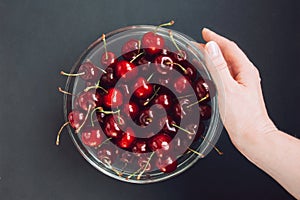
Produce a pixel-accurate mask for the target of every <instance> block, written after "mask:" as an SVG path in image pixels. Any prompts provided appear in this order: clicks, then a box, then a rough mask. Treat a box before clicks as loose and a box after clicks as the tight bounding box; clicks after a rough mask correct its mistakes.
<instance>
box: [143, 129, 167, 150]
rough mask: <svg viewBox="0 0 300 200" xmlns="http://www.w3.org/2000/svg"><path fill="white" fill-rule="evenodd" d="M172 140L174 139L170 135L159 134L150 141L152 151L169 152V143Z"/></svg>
mask: <svg viewBox="0 0 300 200" xmlns="http://www.w3.org/2000/svg"><path fill="white" fill-rule="evenodd" d="M171 140H172V138H171V137H170V136H169V135H167V134H165V133H158V134H156V135H155V136H153V137H152V138H151V139H150V140H149V143H148V145H149V148H150V149H151V150H152V151H156V150H158V149H162V150H165V151H167V150H169V148H170V144H169V143H170V142H171Z"/></svg>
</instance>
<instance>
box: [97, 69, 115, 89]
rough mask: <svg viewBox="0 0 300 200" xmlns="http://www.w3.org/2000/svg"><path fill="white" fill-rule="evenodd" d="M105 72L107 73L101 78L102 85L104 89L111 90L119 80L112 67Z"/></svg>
mask: <svg viewBox="0 0 300 200" xmlns="http://www.w3.org/2000/svg"><path fill="white" fill-rule="evenodd" d="M105 71H106V73H103V74H102V76H101V79H100V83H101V86H102V87H104V88H109V87H111V86H113V85H114V84H115V83H116V82H117V78H116V76H115V74H114V69H113V68H112V67H107V68H106V70H105Z"/></svg>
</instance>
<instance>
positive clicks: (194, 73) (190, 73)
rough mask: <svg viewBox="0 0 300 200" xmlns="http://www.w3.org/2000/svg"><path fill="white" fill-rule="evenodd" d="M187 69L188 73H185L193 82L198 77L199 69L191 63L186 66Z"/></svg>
mask: <svg viewBox="0 0 300 200" xmlns="http://www.w3.org/2000/svg"><path fill="white" fill-rule="evenodd" d="M185 70H186V74H184V75H185V77H187V79H188V80H189V81H190V82H191V83H193V82H194V81H195V80H196V78H197V70H196V69H195V67H194V66H191V65H187V66H186V67H185Z"/></svg>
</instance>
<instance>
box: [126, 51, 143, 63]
mask: <svg viewBox="0 0 300 200" xmlns="http://www.w3.org/2000/svg"><path fill="white" fill-rule="evenodd" d="M143 54H144V52H141V53H139V54H138V55H136V56H134V57H133V58H132V60H131V61H129V62H130V63H132V62H133V61H135V60H136V59H137V58H138V57H140V56H141V55H143Z"/></svg>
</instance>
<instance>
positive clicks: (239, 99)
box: [199, 28, 300, 199]
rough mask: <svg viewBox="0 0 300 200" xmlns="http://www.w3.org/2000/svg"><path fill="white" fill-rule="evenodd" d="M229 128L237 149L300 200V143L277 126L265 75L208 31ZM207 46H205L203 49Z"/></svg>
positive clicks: (222, 109)
mask: <svg viewBox="0 0 300 200" xmlns="http://www.w3.org/2000/svg"><path fill="white" fill-rule="evenodd" d="M202 36H203V38H204V40H205V41H206V42H207V43H206V44H205V45H204V44H199V48H205V50H206V52H207V54H208V56H209V57H210V60H211V62H212V65H208V69H209V71H210V72H211V75H212V77H213V79H214V80H215V84H216V88H217V90H218V94H219V95H218V103H219V108H220V115H221V119H222V121H223V124H224V126H225V128H226V130H227V132H228V134H229V137H230V139H231V141H232V143H233V144H234V146H235V147H236V148H237V149H238V150H239V151H240V152H241V153H242V154H243V155H244V156H245V157H246V158H247V159H248V160H249V161H251V162H252V163H254V164H255V165H256V166H258V167H259V168H260V169H262V170H263V171H265V172H266V173H267V174H269V175H270V176H271V177H272V178H274V179H275V180H276V181H277V182H278V183H279V184H281V185H282V186H283V187H284V188H285V189H286V190H287V191H288V192H289V193H290V194H292V195H293V196H294V197H295V198H297V199H300V140H299V139H297V138H295V137H292V136H291V135H289V134H287V133H284V132H282V131H280V130H278V129H277V128H276V126H275V125H274V123H273V122H272V120H271V119H270V117H269V115H268V113H267V109H266V106H265V103H264V99H263V93H262V89H261V79H260V75H259V71H258V70H257V68H256V67H255V66H254V65H253V63H251V61H250V60H249V59H248V58H247V56H246V55H245V54H244V53H243V51H242V50H241V49H240V48H239V47H238V46H237V44H235V43H234V42H233V41H230V40H228V39H226V38H225V37H222V36H220V35H218V34H216V33H215V32H213V31H211V30H209V29H206V28H204V29H203V31H202ZM200 46H201V47H200Z"/></svg>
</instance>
